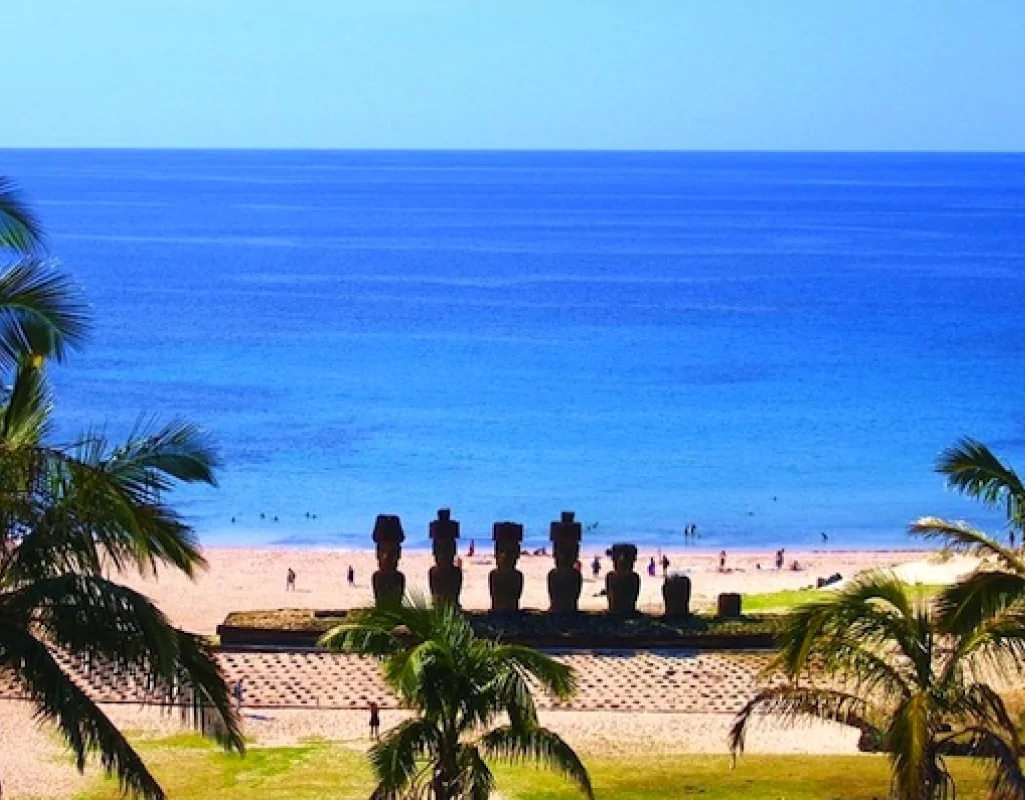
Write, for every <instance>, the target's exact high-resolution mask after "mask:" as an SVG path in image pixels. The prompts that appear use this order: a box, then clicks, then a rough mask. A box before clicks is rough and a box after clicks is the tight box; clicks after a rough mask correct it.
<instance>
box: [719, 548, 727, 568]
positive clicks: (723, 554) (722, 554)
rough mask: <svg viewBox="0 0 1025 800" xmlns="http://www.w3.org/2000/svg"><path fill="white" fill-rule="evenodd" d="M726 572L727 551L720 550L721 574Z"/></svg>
mask: <svg viewBox="0 0 1025 800" xmlns="http://www.w3.org/2000/svg"><path fill="white" fill-rule="evenodd" d="M725 571H726V551H725V550H720V551H719V572H725Z"/></svg>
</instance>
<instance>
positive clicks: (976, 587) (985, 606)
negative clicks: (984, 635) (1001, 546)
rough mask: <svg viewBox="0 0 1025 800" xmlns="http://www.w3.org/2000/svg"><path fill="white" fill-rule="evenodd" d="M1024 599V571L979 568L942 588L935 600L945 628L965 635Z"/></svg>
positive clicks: (956, 633)
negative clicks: (1021, 572) (1022, 572)
mask: <svg viewBox="0 0 1025 800" xmlns="http://www.w3.org/2000/svg"><path fill="white" fill-rule="evenodd" d="M1023 600H1025V575H1022V574H1020V573H1018V572H1003V571H997V570H977V571H975V572H973V573H972V574H971V575H969V576H968V577H967V578H964V579H962V580H961V581H960V582H958V583H954V584H951V585H950V586H948V587H946V588H945V589H943V591H941V592H940V594H939V596H938V597H937V598H936V601H935V602H936V609H937V613H938V616H939V623H940V626H941V627H942V628H943V630H945V631H949V632H950V633H953V634H955V635H964V634H967V633H969V632H971V631H973V630H975V629H977V628H978V627H979V626H981V625H983V624H984V623H985V622H986V621H987V620H990V619H992V618H994V617H997V616H999V615H1001V614H1002V613H1003V612H1004V611H1006V610H1007V609H1009V608H1011V607H1013V606H1015V605H1018V604H1020V603H1021V602H1022V601H1023Z"/></svg>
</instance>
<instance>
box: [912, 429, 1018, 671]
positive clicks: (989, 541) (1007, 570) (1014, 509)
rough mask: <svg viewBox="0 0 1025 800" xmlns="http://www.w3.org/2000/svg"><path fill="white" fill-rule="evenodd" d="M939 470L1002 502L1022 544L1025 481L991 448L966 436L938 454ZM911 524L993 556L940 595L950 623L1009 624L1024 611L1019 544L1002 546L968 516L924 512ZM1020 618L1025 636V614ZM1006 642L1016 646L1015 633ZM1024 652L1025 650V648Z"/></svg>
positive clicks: (989, 501)
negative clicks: (953, 518) (954, 518)
mask: <svg viewBox="0 0 1025 800" xmlns="http://www.w3.org/2000/svg"><path fill="white" fill-rule="evenodd" d="M936 471H937V472H939V473H940V474H941V475H945V476H946V478H947V485H948V486H949V487H950V488H952V489H956V490H958V491H959V492H961V493H962V494H964V495H966V496H968V497H972V498H975V499H978V500H981V501H982V502H983V503H985V504H986V505H988V506H991V507H997V508H1002V509H1003V510H1004V512H1005V514H1006V516H1007V526H1008V528H1009V530H1010V531H1011V533H1012V534H1013V535H1015V536H1017V540H1018V542H1019V544H1025V542H1023V541H1022V537H1023V536H1025V485H1023V484H1022V480H1021V478H1019V477H1018V475H1017V474H1016V473H1015V472H1014V470H1013V469H1011V468H1010V467H1008V466H1007V465H1006V464H1004V463H1003V462H1001V461H1000V459H998V458H997V457H996V456H995V455H994V454H993V453H992V452H991V451H990V450H989V448H987V447H986V446H985V445H984V444H982V443H980V442H977V441H975V440H973V439H962V440H961V441H960V442H958V443H957V444H955V445H954V446H953V447H951V448H949V449H947V450H945V451H944V452H943V453H942V454H941V455H940V458H939V461H938V462H937V465H936ZM909 530H910V531H911V533H914V534H916V535H919V536H922V537H925V538H927V539H936V540H940V541H942V542H943V543H944V545H945V546H947V547H948V548H950V549H952V550H955V551H959V552H965V553H971V554H973V555H977V556H980V557H986V558H990V559H993V561H995V564H993V565H989V564H982V565H980V566H979V568H978V569H976V570H975V571H974V572H973V573H972V574H971V575H969V576H968V577H967V578H965V579H964V580H962V581H960V582H958V583H956V584H954V585H953V586H951V587H950V588H949V589H947V590H945V591H944V592H943V593H942V594H941V595H940V597H939V598H938V607H939V610H940V616H941V618H942V620H943V622H944V624H945V625H946V626H947V627H949V628H951V629H952V630H955V631H956V632H959V633H967V632H968V631H971V630H974V629H977V628H979V627H981V626H986V625H993V624H996V623H997V622H998V621H999V622H1000V624H1001V625H1004V626H1005V628H1006V626H1007V625H1008V624H1011V623H1013V622H1014V621H1015V618H1016V616H1017V614H1018V612H1021V611H1023V608H1022V606H1023V605H1025V559H1023V558H1022V550H1021V549H1020V548H1015V547H1004V546H1002V545H1001V544H999V543H998V542H997V541H996V540H995V539H994V538H993V537H990V536H987V535H986V534H985V533H983V532H982V531H980V530H978V529H976V528H974V527H972V526H971V525H969V524H968V523H967V522H960V521H947V520H943V519H939V518H937V517H923V518H922V519H919V520H917V521H916V522H914V523H912V525H911V526H910V528H909ZM1021 621H1022V622H1023V625H1022V639H1023V640H1025V615H1023V616H1022V617H1021ZM1006 642H1007V644H1008V647H1011V648H1014V647H1016V646H1017V645H1015V643H1014V637H1010V636H1008V637H1007V638H1006ZM1021 654H1025V649H1023V651H1022V653H1021Z"/></svg>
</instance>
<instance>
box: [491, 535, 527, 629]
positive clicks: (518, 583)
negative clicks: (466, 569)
mask: <svg viewBox="0 0 1025 800" xmlns="http://www.w3.org/2000/svg"><path fill="white" fill-rule="evenodd" d="M491 531H492V533H491V538H492V539H493V540H494V542H495V564H496V566H495V568H494V569H493V570H491V572H490V574H489V575H488V588H490V589H491V610H492V611H519V610H520V598H521V597H522V596H523V573H522V572H520V571H519V570H518V569H516V562H517V561H519V559H520V542H522V541H523V526H522V525H519V524H517V523H515V522H496V523H495V525H494V527H493V528H492V529H491Z"/></svg>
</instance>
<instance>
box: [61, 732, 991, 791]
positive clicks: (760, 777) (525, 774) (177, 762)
mask: <svg viewBox="0 0 1025 800" xmlns="http://www.w3.org/2000/svg"><path fill="white" fill-rule="evenodd" d="M139 746H140V750H141V751H142V753H143V757H144V758H145V759H146V762H147V763H148V764H149V765H150V766H151V768H152V769H153V771H154V773H155V774H156V775H157V777H158V779H159V780H160V781H161V782H162V784H163V786H164V788H165V789H166V790H167V793H168V797H169V798H171V800H205V799H206V798H210V797H217V798H219V799H220V798H223V799H224V800H255V798H273V799H274V800H277V799H278V798H280V800H298V798H302V800H313V798H329V797H330V798H338V799H339V800H346V799H347V798H365V797H367V796H368V795H369V794H370V790H371V788H372V780H371V776H370V771H369V769H368V767H367V764H366V760H365V758H364V756H363V754H362V753H360V752H358V751H356V750H353V749H351V748H349V747H346V746H344V745H341V744H333V743H329V742H310V743H306V744H303V745H300V746H295V747H267V748H264V747H253V748H252V749H251V750H250V751H249V753H248V754H247V755H246V757H245V758H239V757H237V756H229V755H226V754H224V753H222V752H220V751H219V750H217V749H216V748H215V747H214V746H212V745H210V744H208V743H206V742H204V741H203V740H201V739H200V738H199V737H195V736H179V737H175V738H173V739H161V740H155V741H153V740H150V741H142V742H140V745H139ZM950 761H951V764H952V769H953V771H954V773H955V777H956V778H958V786H957V789H958V797H959V798H961V800H972V799H973V798H979V799H980V800H981V798H983V797H985V796H986V792H985V784H984V779H983V775H982V772H981V771H980V770H979V768H978V767H976V766H975V765H974V764H971V763H968V762H967V761H964V760H962V759H950ZM585 763H586V764H587V766H588V769H589V770H590V772H591V778H592V780H593V782H594V786H595V793H596V795H597V796H598V797H600V798H617V800H649V799H650V800H665V798H675V797H681V798H684V797H686V798H694V797H700V798H703V800H719V798H743V800H781V798H785V799H786V800H830V799H831V798H835V799H836V800H841V799H842V800H871V798H883V797H885V796H886V795H887V792H888V789H889V774H888V770H887V763H886V760H885V758H883V757H880V756H869V755H865V756H842V757H841V756H745V757H743V758H741V759H740V760H739V761H738V763H737V767H736V769H733V770H731V769H730V760H729V758H728V757H727V756H672V757H669V756H667V757H659V758H656V757H652V756H643V757H635V758H585ZM496 774H497V777H498V792H499V793H500V795H501V797H503V798H506V800H512V799H513V798H516V799H517V800H527V799H528V798H529V799H530V800H557V799H558V798H573V797H578V796H579V795H577V794H576V793H575V792H574V791H573V790H572V789H571V788H570V787H569V786H568V785H567V784H566V783H564V782H563V781H562V780H561V779H560V778H559V777H557V776H553V775H550V774H548V773H546V772H542V771H539V770H536V769H534V768H533V767H526V766H516V767H499V768H498V769H497V771H496ZM120 797H121V795H120V793H119V791H118V787H117V785H116V783H115V782H114V781H108V780H101V781H98V782H97V784H96V786H95V788H94V789H92V790H91V791H89V792H88V793H86V794H83V795H79V797H78V800H115V799H116V798H120Z"/></svg>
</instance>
